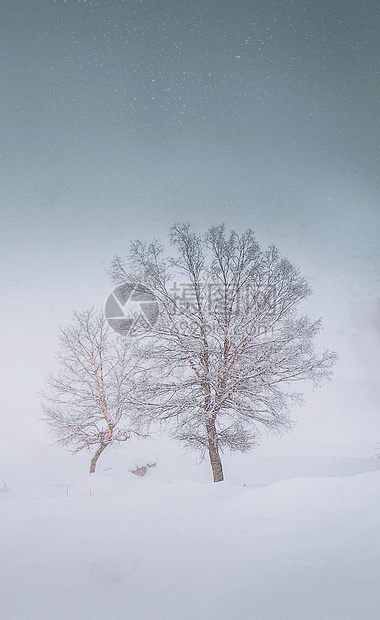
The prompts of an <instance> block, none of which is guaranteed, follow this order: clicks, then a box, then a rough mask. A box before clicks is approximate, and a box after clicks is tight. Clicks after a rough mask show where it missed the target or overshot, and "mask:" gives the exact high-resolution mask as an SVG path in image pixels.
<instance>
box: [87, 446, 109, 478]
mask: <svg viewBox="0 0 380 620" xmlns="http://www.w3.org/2000/svg"><path fill="white" fill-rule="evenodd" d="M107 445H108V444H106V443H102V444H100V446H99V448H98V449H97V451H96V452H95V454H94V456H93V457H92V459H91V463H90V474H94V473H95V469H96V463H97V462H98V458H99V456H100V455H101V453H102V452H103V450H105V449H106V447H107Z"/></svg>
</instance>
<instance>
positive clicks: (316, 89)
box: [0, 0, 380, 457]
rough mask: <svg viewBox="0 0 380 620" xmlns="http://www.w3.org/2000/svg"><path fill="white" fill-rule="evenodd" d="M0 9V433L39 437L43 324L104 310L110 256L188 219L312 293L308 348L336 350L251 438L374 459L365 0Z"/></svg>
mask: <svg viewBox="0 0 380 620" xmlns="http://www.w3.org/2000/svg"><path fill="white" fill-rule="evenodd" d="M0 13H1V18H0V30H1V36H0V42H1V53H0V61H1V65H0V71H1V93H0V105H1V153H0V155H1V166H0V174H1V182H0V192H1V193H0V209H1V211H0V213H1V216H0V217H1V228H0V235H1V236H0V252H1V267H0V269H1V283H2V297H1V298H2V304H1V310H0V312H1V315H0V316H1V321H0V334H1V336H0V337H1V351H2V354H1V357H0V377H1V385H2V389H1V393H2V407H1V410H2V436H3V440H4V442H12V441H14V439H15V437H16V434H18V436H26V435H28V436H30V437H31V438H35V439H39V438H42V437H43V440H44V441H45V440H48V439H45V436H44V435H43V433H44V432H45V429H44V427H43V424H42V423H41V421H40V420H39V418H40V417H41V409H40V397H39V395H38V390H40V389H41V388H43V382H44V376H45V375H46V374H48V372H50V371H51V370H54V368H55V367H56V361H55V358H54V356H55V351H56V349H57V344H58V342H57V331H58V329H59V327H60V326H63V325H66V324H67V323H68V322H70V319H71V315H72V311H73V310H74V309H76V310H83V309H85V308H88V307H91V306H95V307H97V308H99V309H100V308H102V307H103V305H104V302H105V299H106V297H107V295H108V293H109V292H110V291H111V290H112V288H113V286H112V283H111V281H110V279H109V277H108V275H107V273H106V269H107V268H108V266H109V263H110V261H111V259H112V257H113V255H114V254H115V253H120V254H125V253H126V252H127V250H128V244H129V241H130V240H133V239H136V238H140V239H147V240H148V239H151V238H152V237H158V238H161V239H162V240H164V239H165V237H166V235H167V232H168V229H169V228H170V226H171V225H172V224H173V223H174V222H176V221H188V220H189V221H191V222H192V223H193V225H194V229H195V230H197V231H203V230H204V229H206V228H207V227H208V226H210V225H212V224H218V223H220V222H225V223H226V227H227V228H228V229H232V228H234V229H236V231H238V232H239V231H242V230H244V229H246V228H251V229H253V230H254V231H255V232H256V235H257V239H258V241H259V242H260V244H261V245H262V246H264V247H265V246H266V245H268V244H269V243H275V244H276V245H277V246H278V248H279V250H280V251H281V253H282V254H284V255H285V256H287V257H288V258H289V259H290V260H291V261H292V262H293V263H294V264H296V265H297V266H298V267H299V268H300V270H301V273H302V274H303V275H304V276H306V277H307V278H308V279H309V281H310V283H311V285H312V287H313V289H314V295H313V296H312V297H311V298H310V299H309V301H308V303H307V304H306V306H305V308H303V310H306V311H307V312H308V313H309V314H310V315H311V317H312V318H315V319H317V318H319V316H323V324H324V326H325V329H324V332H323V334H322V335H321V337H320V339H319V342H318V345H319V347H320V348H323V347H324V346H328V347H329V348H332V349H334V350H336V351H337V352H338V354H339V355H340V362H339V364H338V365H337V367H336V371H335V378H334V380H333V383H332V384H329V385H328V386H326V387H325V388H323V389H322V390H319V391H318V392H316V393H313V392H311V391H310V390H309V391H308V392H307V401H306V407H304V408H303V409H297V410H295V412H294V417H295V419H296V420H297V421H298V426H297V428H296V430H295V431H294V432H293V434H292V435H291V436H288V437H285V438H282V439H281V440H278V439H277V438H274V439H271V440H269V439H268V440H265V441H264V440H263V443H262V448H260V449H263V450H264V451H265V449H268V450H270V449H272V448H271V447H270V446H272V447H273V448H274V449H276V450H280V451H281V450H282V451H283V452H284V453H288V454H293V453H302V452H307V451H311V452H312V451H316V452H320V453H323V452H325V453H330V454H338V453H339V454H341V455H344V456H361V457H368V456H372V454H373V452H374V450H375V448H376V444H378V443H379V442H380V411H379V409H380V381H379V372H380V291H379V281H380V275H379V274H380V243H379V239H380V209H379V193H380V192H379V150H378V148H379V127H380V125H379V58H380V50H379V47H380V46H379V41H380V37H379V9H378V3H377V2H375V1H372V0H363V1H362V2H356V1H355V0H351V1H350V0H335V1H334V0H319V1H318V2H314V1H311V0H302V1H301V0H299V1H298V0H283V1H280V0H273V1H268V0H261V1H256V0H234V2H230V1H227V0H219V1H218V0H203V1H201V0H188V1H187V2H169V1H167V2H165V1H163V0H156V1H155V0H146V1H145V0H127V1H122V0H114V1H107V0H92V1H89V0H86V1H85V0H82V1H80V0H55V1H54V0H40V1H37V0H3V1H1V2H0ZM266 442H268V443H266ZM266 445H267V446H269V447H268V448H266V447H265V446H266Z"/></svg>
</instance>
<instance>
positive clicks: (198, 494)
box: [0, 438, 380, 620]
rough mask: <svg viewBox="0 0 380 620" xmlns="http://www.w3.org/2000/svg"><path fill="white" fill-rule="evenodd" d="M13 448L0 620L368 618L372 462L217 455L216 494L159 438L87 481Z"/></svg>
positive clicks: (378, 509) (373, 609) (73, 464)
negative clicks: (220, 461) (143, 469)
mask: <svg viewBox="0 0 380 620" xmlns="http://www.w3.org/2000/svg"><path fill="white" fill-rule="evenodd" d="M20 447H21V446H18V457H19V458H18V459H16V458H15V455H14V450H15V446H14V445H9V446H8V448H7V450H8V452H7V451H6V450H5V451H4V450H3V452H2V455H1V457H0V468H1V472H2V474H3V477H4V480H5V483H6V487H5V488H4V486H3V492H2V493H0V514H1V530H0V531H1V550H0V553H1V559H2V561H1V569H0V570H1V579H0V583H1V586H0V588H1V590H0V597H1V598H0V600H1V605H0V617H1V618H2V619H4V620H5V619H7V620H21V619H22V620H68V619H71V618H76V619H79V620H106V619H107V620H108V619H113V620H169V619H173V620H174V619H176V620H177V619H181V620H195V619H196V620H214V619H215V620H217V619H218V620H230V619H231V618H236V619H239V620H253V619H257V620H266V619H268V620H289V619H291V620H298V619H299V620H322V619H323V620H337V619H345V620H350V619H352V620H358V619H359V618H360V619H363V620H375V619H376V620H377V619H378V618H379V610H380V590H379V587H378V584H379V579H380V563H379V557H380V542H379V541H380V536H379V534H380V531H379V529H380V528H379V514H380V493H379V485H380V461H379V460H376V459H366V458H350V457H345V456H340V457H332V456H320V455H319V456H318V455H317V456H314V457H312V456H310V455H309V456H301V455H300V456H294V457H290V456H282V457H279V456H278V457H275V456H260V451H258V453H252V454H249V455H234V456H231V455H228V454H225V455H224V466H225V473H226V481H225V482H222V483H217V484H215V483H212V482H210V471H209V464H208V463H207V461H202V462H199V460H198V461H197V460H196V457H195V455H194V454H193V453H190V452H188V453H185V452H184V451H183V450H182V449H181V448H179V447H178V446H177V445H176V444H174V443H172V442H169V441H168V440H166V439H164V438H158V439H155V440H151V441H144V442H142V441H140V442H131V444H130V445H129V446H128V449H127V448H125V449H124V450H120V451H119V452H117V453H115V452H112V451H110V452H109V453H108V454H107V453H105V454H104V455H102V457H101V459H99V463H98V471H97V472H96V474H91V475H90V474H87V473H86V470H87V467H88V461H89V457H88V455H86V454H80V455H77V456H75V457H72V456H71V455H69V454H67V453H65V452H63V451H60V450H57V449H56V448H55V447H53V446H49V445H47V442H43V441H40V440H38V441H37V440H34V441H33V440H28V441H25V443H24V445H23V449H22V450H21V449H20ZM12 453H13V458H11V455H12ZM152 462H156V466H155V467H154V468H150V469H148V471H147V474H146V475H145V476H144V477H142V478H141V477H138V476H135V475H133V474H132V473H131V470H132V469H134V468H135V467H136V466H141V465H144V464H146V463H152Z"/></svg>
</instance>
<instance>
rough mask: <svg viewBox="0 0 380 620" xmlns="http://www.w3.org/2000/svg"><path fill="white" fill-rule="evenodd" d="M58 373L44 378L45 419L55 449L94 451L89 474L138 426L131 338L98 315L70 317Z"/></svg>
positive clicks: (62, 337) (61, 336)
mask: <svg viewBox="0 0 380 620" xmlns="http://www.w3.org/2000/svg"><path fill="white" fill-rule="evenodd" d="M59 341H60V350H59V353H58V359H59V361H60V370H59V372H58V374H57V375H50V376H49V377H48V378H47V384H48V390H47V391H46V392H44V393H43V397H44V403H43V408H44V412H45V420H46V422H47V423H48V425H49V427H50V430H51V431H52V432H53V434H54V436H55V438H56V441H57V443H58V444H60V445H63V446H69V447H70V449H71V450H72V451H73V452H79V451H80V450H83V449H86V450H91V449H94V450H95V452H94V453H93V456H92V458H91V463H90V473H94V472H95V468H96V464H97V461H98V458H99V456H100V455H101V454H102V452H103V451H104V450H105V449H106V448H107V447H109V446H111V445H117V444H118V443H120V442H124V441H126V440H127V439H128V438H129V437H130V436H131V434H132V433H137V432H138V430H137V429H138V427H139V425H138V424H137V421H136V419H135V417H134V413H133V412H134V403H135V401H136V399H137V387H136V380H137V377H138V375H139V369H138V365H137V358H136V357H135V356H134V355H133V351H132V349H133V342H132V340H131V339H122V338H121V337H120V336H117V335H116V334H115V333H114V332H112V330H111V329H110V327H109V326H108V324H107V321H106V319H105V317H104V316H103V314H102V313H97V312H95V311H94V310H93V309H91V310H87V311H85V312H81V313H77V312H76V313H74V320H73V324H72V325H69V326H68V327H66V328H63V329H61V331H60V334H59Z"/></svg>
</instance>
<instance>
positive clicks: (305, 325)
mask: <svg viewBox="0 0 380 620" xmlns="http://www.w3.org/2000/svg"><path fill="white" fill-rule="evenodd" d="M170 242H171V246H172V247H173V249H174V250H175V254H174V255H173V256H167V252H165V250H164V248H163V246H161V245H160V244H159V243H158V242H157V241H154V242H152V243H142V242H140V241H137V242H133V243H132V244H131V248H130V253H129V257H128V259H127V261H123V260H122V259H121V258H120V257H116V258H115V259H114V261H113V263H112V267H111V275H112V278H113V280H114V281H115V282H117V283H118V284H123V283H126V282H130V281H138V282H140V283H142V284H143V285H144V286H146V287H148V288H149V289H150V290H151V291H152V292H153V293H154V295H155V296H156V298H157V300H159V302H160V316H159V319H158V321H157V323H156V325H155V329H154V332H151V333H150V334H148V335H147V337H146V338H145V344H144V346H143V348H142V351H143V354H144V356H145V364H146V366H147V367H148V364H150V367H151V370H150V372H151V377H152V378H153V377H154V380H152V381H151V382H150V387H149V386H148V384H146V385H145V387H144V396H143V397H142V402H144V406H146V404H147V403H149V411H150V412H151V415H152V416H153V417H154V416H156V417H157V418H159V419H161V420H171V421H172V423H173V424H172V426H171V428H172V431H171V432H172V435H173V436H174V437H176V438H179V439H181V440H184V441H185V442H186V443H187V444H188V445H190V446H195V447H198V448H201V450H203V451H207V452H208V454H209V458H210V463H211V467H212V472H213V478H214V481H221V480H223V469H222V462H221V456H220V454H221V451H222V450H223V448H224V447H228V448H230V449H231V450H241V451H246V450H248V449H249V448H250V447H252V446H253V445H254V444H255V443H256V440H257V437H258V435H259V427H260V426H261V425H263V426H264V427H267V428H269V429H271V430H273V431H282V430H284V429H289V428H291V426H292V422H291V420H290V418H289V412H290V408H291V405H292V404H294V403H300V402H301V401H302V394H299V393H294V392H293V390H292V389H291V384H292V383H294V382H297V381H301V380H311V381H312V382H313V383H314V385H320V383H321V382H322V381H323V380H324V379H327V378H329V377H330V375H331V369H332V365H333V363H334V361H335V359H336V356H335V354H334V353H331V352H329V351H325V352H324V353H322V354H321V355H320V356H317V355H315V354H314V352H313V339H314V336H315V335H316V334H317V333H318V332H319V330H320V328H321V324H320V321H316V322H312V321H310V319H309V318H308V317H307V316H298V315H297V312H296V310H297V306H298V304H299V303H300V302H301V301H302V300H304V299H305V298H306V297H307V296H308V295H310V293H311V290H310V288H309V286H308V284H307V282H306V280H305V279H304V278H302V277H301V276H300V274H299V272H298V270H297V269H296V268H295V267H293V266H292V265H291V264H290V262H289V261H288V260H287V259H285V258H282V257H281V256H280V254H279V252H278V251H277V249H276V248H275V247H274V246H272V247H269V249H268V250H266V251H262V250H261V249H260V247H259V245H258V243H257V242H256V240H255V237H254V234H253V233H252V231H251V230H247V231H246V232H244V233H243V234H241V235H238V234H237V233H235V232H233V231H232V232H230V233H227V232H226V231H225V228H224V226H223V225H221V226H215V227H212V228H210V229H209V230H208V231H207V232H206V234H204V235H198V234H195V233H193V232H192V231H191V229H190V226H189V225H188V224H177V225H175V226H173V228H172V229H171V232H170Z"/></svg>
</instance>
